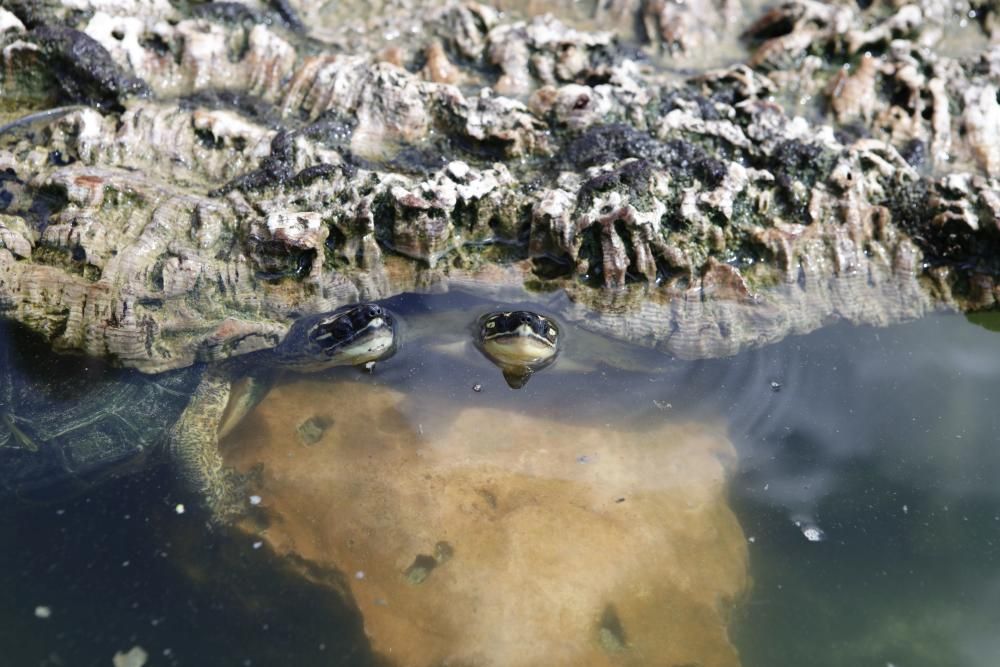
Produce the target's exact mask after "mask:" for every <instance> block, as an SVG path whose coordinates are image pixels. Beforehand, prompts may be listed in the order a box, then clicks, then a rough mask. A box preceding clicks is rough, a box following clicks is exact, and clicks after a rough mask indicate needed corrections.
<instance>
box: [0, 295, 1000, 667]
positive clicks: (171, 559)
mask: <svg viewBox="0 0 1000 667" xmlns="http://www.w3.org/2000/svg"><path fill="white" fill-rule="evenodd" d="M390 305H391V306H392V307H394V308H395V309H396V310H397V312H399V313H400V314H401V315H402V316H403V317H404V318H405V319H407V320H408V323H409V328H408V340H407V341H406V342H405V343H404V345H403V347H402V349H401V351H400V353H399V355H398V356H397V357H396V358H394V359H392V360H390V361H388V362H386V363H384V364H380V365H379V366H378V367H377V368H376V369H375V373H374V374H372V375H366V374H363V373H359V372H357V371H355V370H352V369H340V370H338V371H336V372H334V373H330V374H329V375H327V376H324V377H323V378H320V379H318V380H316V379H310V380H309V381H308V382H306V381H301V382H292V383H290V384H286V385H283V386H281V387H278V388H277V389H275V390H274V391H273V392H272V394H271V395H270V396H269V397H268V398H267V399H266V400H265V402H264V403H263V404H262V405H261V406H260V408H259V410H258V411H257V412H256V413H255V414H253V415H251V417H249V418H248V419H247V421H245V422H244V424H243V425H242V426H241V428H240V429H238V430H237V431H236V432H234V434H233V436H232V437H231V438H230V439H229V440H228V442H227V443H226V444H227V457H228V458H229V460H230V461H231V462H233V463H235V464H237V465H240V466H248V465H251V464H254V463H263V464H264V468H263V473H262V475H261V481H260V487H259V489H260V495H261V498H262V500H261V502H260V504H259V505H258V506H256V507H255V508H253V510H252V513H251V517H250V520H248V521H247V522H245V523H244V524H243V525H241V526H240V527H239V529H238V530H234V531H231V532H219V531H214V532H213V531H211V530H209V529H208V528H207V527H206V524H205V517H203V516H201V515H200V514H199V513H198V511H197V509H196V508H195V507H193V503H192V502H191V499H190V498H189V497H185V495H184V494H183V492H182V491H181V490H179V489H177V488H175V485H174V483H173V481H172V480H173V478H172V476H171V474H170V471H169V469H168V468H166V467H162V466H161V467H158V468H152V469H151V470H148V471H147V472H146V473H143V474H142V475H139V476H134V477H131V478H127V479H124V480H117V481H112V482H109V483H107V484H105V485H103V486H99V487H97V488H96V489H95V490H94V492H93V493H92V495H91V496H89V497H88V496H85V497H81V498H78V499H75V500H73V501H69V502H59V503H55V504H52V505H45V506H15V505H14V504H13V503H12V502H11V501H8V503H7V506H6V507H5V511H4V514H3V517H2V519H0V529H2V530H3V531H4V535H5V538H6V539H5V540H4V541H3V543H2V546H0V587H2V588H3V590H4V591H6V592H7V595H5V596H4V598H3V603H2V604H0V618H2V621H3V622H2V623H0V654H2V655H4V656H5V657H9V658H10V662H9V664H18V665H20V664H24V665H42V664H44V665H57V664H73V665H77V664H102V665H106V664H110V660H111V656H112V655H113V654H114V653H115V652H117V651H122V652H124V651H127V650H128V649H129V648H131V647H132V646H135V645H139V646H142V647H143V648H144V649H145V650H146V651H147V652H148V653H149V654H150V656H151V660H150V663H149V664H177V665H198V664H216V663H218V664H253V665H268V664H276V665H277V664H289V661H290V660H291V661H294V663H295V664H304V665H312V664H317V665H319V664H333V665H342V664H359V665H364V664H376V663H377V664H430V663H431V662H432V661H433V660H434V659H435V658H440V657H441V656H442V655H445V654H450V655H465V656H466V657H468V656H469V655H471V654H472V653H475V652H476V651H478V659H479V660H480V662H482V663H484V664H490V663H489V662H488V660H490V659H492V660H493V664H518V663H517V660H518V659H520V658H521V657H523V656H524V655H527V654H529V653H528V652H530V651H547V652H549V654H550V655H556V656H557V658H556V659H554V660H553V661H552V662H550V663H549V664H559V661H560V660H564V661H565V660H566V658H564V657H559V656H565V655H573V656H574V659H575V660H576V663H575V664H634V665H645V664H648V665H660V664H675V663H676V664H684V663H692V664H702V665H706V666H707V665H723V664H742V665H746V666H761V667H771V666H775V665H778V666H780V665H802V664H809V665H831V666H832V665H844V664H872V665H885V664H894V665H901V666H902V665H906V666H908V667H909V666H914V665H915V666H927V667H932V666H937V665H956V666H959V667H964V666H968V667H980V666H982V667H987V666H992V665H995V664H997V656H998V655H1000V645H998V643H997V640H996V634H995V628H996V627H998V626H1000V611H998V610H1000V604H998V603H1000V553H998V543H1000V490H998V486H997V484H996V482H995V480H996V479H997V478H998V475H1000V450H998V448H997V447H996V444H997V440H998V437H997V436H998V432H1000V416H998V414H997V409H996V405H994V403H995V401H996V400H997V399H996V396H998V395H1000V392H998V391H997V390H998V389H1000V337H998V335H997V334H996V333H995V332H994V331H991V330H989V329H988V328H986V327H985V326H977V324H973V323H969V322H967V321H966V320H965V319H964V318H961V317H958V316H939V317H934V318H928V319H926V320H922V321H919V322H914V323H910V324H906V325H900V326H896V327H892V328H888V329H872V328H852V327H849V326H846V325H836V326H833V327H830V328H828V329H825V330H822V331H819V332H816V333H813V334H810V335H808V336H804V337H799V338H795V339H790V340H787V341H785V342H783V343H781V344H778V345H775V346H771V347H769V348H764V349H761V350H756V351H751V352H748V353H745V354H742V355H740V356H738V357H735V358H732V359H724V360H714V361H706V362H687V363H680V362H670V363H669V364H667V365H666V368H665V370H662V371H658V372H656V373H642V372H639V371H636V370H621V368H620V367H621V366H623V365H624V366H628V367H630V368H636V367H635V366H631V365H629V364H626V363H624V362H622V363H617V364H615V365H614V366H613V367H612V366H607V365H602V364H600V363H597V364H595V363H594V359H595V358H600V355H601V351H602V350H601V347H600V344H599V342H596V341H588V342H586V344H579V345H578V346H576V347H569V348H568V349H567V353H566V355H565V358H564V357H563V356H562V355H561V356H560V359H559V360H558V361H557V363H556V364H555V365H554V366H553V367H551V368H548V369H545V370H543V371H540V372H539V373H538V374H537V375H536V376H535V377H533V378H532V380H531V382H530V383H528V384H527V385H526V386H525V387H524V388H523V389H520V390H516V391H515V390H511V389H509V388H507V386H506V384H505V383H504V381H503V379H502V377H501V376H500V373H499V371H498V369H497V368H495V367H494V366H493V365H492V364H491V363H490V362H489V361H488V360H486V359H485V358H483V357H482V356H481V355H479V354H478V352H476V350H475V349H474V348H473V347H471V346H469V345H468V344H467V338H466V337H465V332H463V331H462V325H461V322H463V321H465V320H469V321H472V320H474V319H475V316H476V315H477V314H479V312H480V311H485V310H487V309H489V308H491V307H493V306H496V305H498V304H495V303H491V302H487V301H481V300H477V299H473V298H472V297H467V296H463V295H460V294H454V293H453V294H451V295H441V296H425V297H403V298H400V299H397V300H395V301H394V303H392V304H390ZM518 305H528V304H518ZM428 314H432V315H433V317H428ZM552 314H554V315H556V316H557V317H558V315H559V313H558V312H554V313H552ZM435 318H436V319H435ZM563 324H564V325H566V323H565V322H563ZM980 324H981V323H980ZM567 328H568V329H569V332H570V333H571V334H572V327H569V326H567ZM635 355H637V357H636V358H637V359H638V360H639V361H641V360H642V359H647V360H648V366H649V367H650V368H653V367H656V366H658V365H659V366H662V365H663V359H662V358H658V356H657V355H655V354H654V353H652V352H635ZM643 355H648V356H646V357H644V356H643ZM633 361H634V360H633ZM639 367H641V364H640V366H639ZM477 386H478V389H479V391H476V390H475V389H474V387H477ZM725 478H728V479H729V483H728V497H727V495H726V493H724V489H725V488H726V487H724V486H723V480H724V479H725ZM622 498H623V499H624V500H621V501H619V499H622ZM182 502H184V503H186V509H185V511H184V512H183V513H179V512H178V508H177V505H178V503H182ZM248 506H249V503H248ZM265 528H266V530H264V529H265ZM262 531H263V532H262ZM812 531H815V532H812ZM289 553H294V554H295V556H294V557H291V558H290V557H288V556H287V554H289ZM747 557H749V575H750V577H751V578H752V580H753V585H752V588H751V590H750V592H749V594H748V595H747V596H746V597H745V598H741V597H740V592H741V591H742V590H743V587H744V586H745V585H746V580H745V579H744V578H743V577H744V575H745V574H746V572H745V570H744V568H745V567H746V566H747V561H746V558H747ZM518 603H520V604H521V606H518ZM734 603H735V604H736V613H735V616H733V619H732V623H731V625H730V629H729V632H728V635H727V634H726V633H725V632H724V630H723V625H722V623H723V622H724V620H725V617H726V614H725V612H726V609H727V608H730V605H732V604H734ZM36 607H45V608H46V609H47V610H48V611H49V612H50V614H49V617H48V618H40V617H36ZM554 610H555V611H558V612H559V613H553V611H554ZM42 615H44V614H42ZM362 624H363V628H364V629H363V630H362ZM664 628H673V629H674V630H673V632H672V633H664V632H663V629H664ZM658 633H659V634H658ZM668 634H669V635H670V636H667V635H668ZM581 636H583V637H584V640H583V641H581V640H580V639H579V638H580V637H581ZM369 638H370V639H369ZM526 638H527V639H530V643H529V642H528V641H526ZM678 638H683V642H679V641H677V640H678ZM732 645H735V648H736V649H737V650H738V653H739V657H738V662H737V658H736V657H735V656H736V654H735V653H734V652H733V651H732V648H731V646H732ZM581 647H583V648H582V649H581ZM679 647H680V648H679ZM388 648H393V649H394V651H393V652H392V653H390V652H389V650H388ZM638 649H641V651H640V650H638ZM581 650H584V651H585V652H584V653H581V652H580V651H581ZM373 651H374V652H373ZM399 651H410V653H409V655H411V656H413V658H412V661H411V662H406V661H405V660H400V659H399V656H400V655H401V654H400V652H399ZM560 651H563V653H559V652H560ZM574 651H576V653H573V652H574ZM586 651H589V653H587V652H586ZM668 651H687V652H686V653H683V655H682V654H681V653H668ZM404 654H405V653H404ZM375 655H379V656H380V657H378V658H375V657H373V656H375ZM580 656H583V657H580ZM659 656H665V657H663V658H660V657H659ZM421 660H424V661H425V662H420V661H421ZM244 661H249V662H244ZM378 661H382V662H378ZM601 661H604V662H601ZM4 664H8V663H7V662H5V663H4ZM522 664H523V663H522ZM536 664H537V663H536Z"/></svg>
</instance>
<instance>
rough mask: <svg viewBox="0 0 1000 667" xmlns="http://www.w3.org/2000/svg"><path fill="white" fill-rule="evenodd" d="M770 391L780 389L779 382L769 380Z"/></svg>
mask: <svg viewBox="0 0 1000 667" xmlns="http://www.w3.org/2000/svg"><path fill="white" fill-rule="evenodd" d="M771 391H773V392H775V393H777V392H779V391H781V383H780V382H777V381H775V380H771Z"/></svg>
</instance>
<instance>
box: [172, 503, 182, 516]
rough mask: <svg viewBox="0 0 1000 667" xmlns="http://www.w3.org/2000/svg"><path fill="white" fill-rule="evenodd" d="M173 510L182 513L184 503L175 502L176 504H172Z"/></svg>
mask: <svg viewBox="0 0 1000 667" xmlns="http://www.w3.org/2000/svg"><path fill="white" fill-rule="evenodd" d="M174 511H175V512H177V513H178V514H184V503H177V505H175V506H174Z"/></svg>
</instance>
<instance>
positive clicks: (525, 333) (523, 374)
mask: <svg viewBox="0 0 1000 667" xmlns="http://www.w3.org/2000/svg"><path fill="white" fill-rule="evenodd" d="M476 342H477V344H478V346H479V349H480V350H482V352H483V354H485V355H486V356H487V357H488V358H489V359H490V361H492V362H493V363H494V364H496V365H497V366H499V367H500V369H501V370H502V371H503V376H504V379H505V380H507V384H508V385H510V386H511V387H512V388H514V389H518V388H520V387H523V386H524V385H525V383H527V381H528V379H529V378H530V377H531V374H532V373H534V372H535V371H538V370H541V369H543V368H545V367H546V366H548V365H549V364H551V363H552V362H553V361H555V359H556V354H558V352H559V327H558V325H556V323H555V322H554V321H553V320H552V319H550V318H548V317H545V316H544V315H539V314H538V313H533V312H531V311H529V310H515V311H501V312H493V313H487V314H486V315H483V316H482V317H481V318H480V319H479V332H478V336H477V340H476Z"/></svg>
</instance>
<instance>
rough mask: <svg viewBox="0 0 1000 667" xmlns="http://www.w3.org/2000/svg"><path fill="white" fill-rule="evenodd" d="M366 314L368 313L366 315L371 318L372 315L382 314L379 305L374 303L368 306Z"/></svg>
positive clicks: (378, 315)
mask: <svg viewBox="0 0 1000 667" xmlns="http://www.w3.org/2000/svg"><path fill="white" fill-rule="evenodd" d="M367 315H368V317H372V318H374V317H380V316H381V315H382V309H381V308H380V307H379V306H375V305H372V306H368V311H367Z"/></svg>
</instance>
